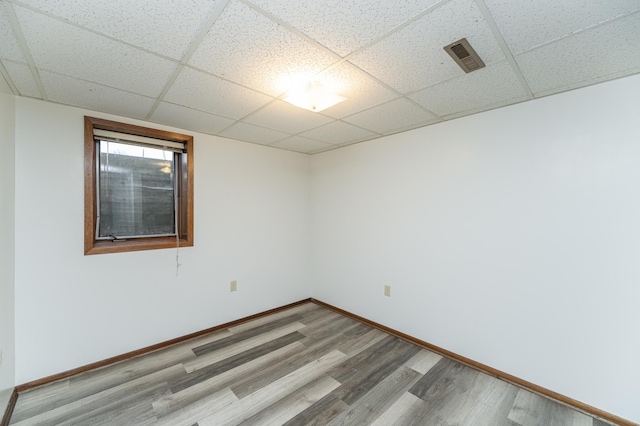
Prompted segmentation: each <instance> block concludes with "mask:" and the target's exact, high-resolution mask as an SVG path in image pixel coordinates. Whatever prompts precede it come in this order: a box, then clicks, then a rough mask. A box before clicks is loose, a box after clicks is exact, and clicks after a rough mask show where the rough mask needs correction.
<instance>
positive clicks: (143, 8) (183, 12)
mask: <svg viewBox="0 0 640 426" xmlns="http://www.w3.org/2000/svg"><path fill="white" fill-rule="evenodd" d="M22 3H24V4H27V5H30V6H32V7H35V8H38V9H39V10H42V11H44V12H47V13H50V14H52V15H54V16H58V17H61V18H63V19H65V20H68V21H69V22H73V23H75V24H77V25H81V26H83V27H86V28H90V29H92V30H95V31H98V32H100V33H103V34H108V35H110V36H112V37H115V38H117V39H120V40H124V41H126V42H129V43H132V44H135V45H136V46H140V47H143V48H145V49H148V50H151V51H153V52H158V53H161V54H164V55H167V56H170V57H172V58H176V59H182V57H183V55H184V53H185V51H186V50H187V49H188V48H189V45H190V44H191V42H192V41H193V39H194V37H195V34H196V33H197V32H198V31H199V30H200V27H201V26H202V24H203V23H204V21H205V20H206V19H207V18H208V16H209V14H210V13H211V11H212V9H213V7H212V3H216V1H212V0H180V1H179V2H176V1H174V0H135V1H132V0H109V1H101V0H99V1H97V0H90V1H87V0H55V1H51V0H22Z"/></svg>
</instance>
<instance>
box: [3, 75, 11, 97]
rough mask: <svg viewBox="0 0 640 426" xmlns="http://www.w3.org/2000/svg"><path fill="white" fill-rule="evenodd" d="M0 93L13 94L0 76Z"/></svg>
mask: <svg viewBox="0 0 640 426" xmlns="http://www.w3.org/2000/svg"><path fill="white" fill-rule="evenodd" d="M0 93H6V94H13V92H12V91H11V88H10V87H9V84H8V83H7V81H6V80H5V79H4V77H3V76H2V74H0Z"/></svg>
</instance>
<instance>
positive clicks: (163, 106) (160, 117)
mask: <svg viewBox="0 0 640 426" xmlns="http://www.w3.org/2000/svg"><path fill="white" fill-rule="evenodd" d="M151 121H155V122H156V123H162V124H167V125H169V126H176V127H181V128H183V129H186V130H192V131H194V132H200V133H210V134H216V133H218V132H220V131H221V130H223V129H225V128H227V127H229V126H230V125H232V124H233V120H231V119H229V118H225V117H219V116H217V115H213V114H207V113H206V112H202V111H196V110H193V109H190V108H185V107H183V106H180V105H174V104H170V103H168V102H161V103H160V105H158V108H156V110H155V111H154V112H153V115H152V116H151Z"/></svg>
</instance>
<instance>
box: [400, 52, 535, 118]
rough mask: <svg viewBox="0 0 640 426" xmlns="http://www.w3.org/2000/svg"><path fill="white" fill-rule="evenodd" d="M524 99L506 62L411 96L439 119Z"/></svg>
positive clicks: (515, 77)
mask: <svg viewBox="0 0 640 426" xmlns="http://www.w3.org/2000/svg"><path fill="white" fill-rule="evenodd" d="M523 97H526V92H525V90H524V88H523V87H522V85H521V84H520V81H519V80H518V76H517V75H516V74H515V72H514V71H513V69H512V68H511V65H509V63H508V62H507V61H503V62H499V63H497V64H494V65H491V66H489V67H486V68H482V69H480V70H478V71H477V72H473V73H471V74H469V75H466V74H465V75H461V76H459V77H456V78H454V79H451V80H448V81H445V82H444V83H440V84H437V85H435V86H432V87H429V88H428V89H425V90H422V91H420V92H417V93H414V94H413V95H411V96H410V98H411V99H413V100H414V101H416V102H417V103H419V104H420V105H422V106H424V107H425V108H427V109H428V110H429V111H433V112H434V113H435V114H437V115H439V116H445V115H449V114H453V113H457V112H464V111H471V110H473V111H475V112H477V111H479V110H482V109H483V107H491V106H492V105H495V104H504V101H506V100H510V99H516V98H517V99H522V98H523Z"/></svg>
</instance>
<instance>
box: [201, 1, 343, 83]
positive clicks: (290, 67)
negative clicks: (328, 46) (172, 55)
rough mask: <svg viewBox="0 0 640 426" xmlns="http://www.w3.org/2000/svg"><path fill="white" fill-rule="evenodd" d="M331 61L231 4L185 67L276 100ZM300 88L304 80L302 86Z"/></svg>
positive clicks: (252, 12) (241, 6)
mask: <svg viewBox="0 0 640 426" xmlns="http://www.w3.org/2000/svg"><path fill="white" fill-rule="evenodd" d="M336 60H337V58H336V57H335V56H333V55H331V54H329V53H327V52H325V51H324V50H322V49H320V48H318V47H316V46H314V45H313V44H311V43H309V42H307V41H305V40H303V39H302V38H300V37H298V36H297V35H295V34H293V33H292V32H290V31H288V30H286V29H285V28H283V27H282V26H280V25H278V24H277V23H276V22H273V21H271V20H269V19H267V18H266V17H265V16H263V15H261V14H259V13H258V12H256V11H255V10H253V9H251V8H249V7H248V6H246V5H244V4H243V3H240V2H239V1H236V0H231V1H230V2H229V4H228V5H227V7H226V8H225V9H224V11H223V12H222V14H221V15H220V17H219V18H218V20H217V21H216V22H215V24H214V25H213V27H212V28H211V30H210V31H209V33H208V34H207V36H206V37H205V39H204V40H203V41H202V43H201V44H200V46H199V47H198V49H197V50H196V51H195V52H194V54H193V56H192V57H191V60H190V61H189V64H190V65H192V66H194V67H196V68H199V69H202V70H204V71H207V72H210V73H212V74H216V75H219V76H221V77H224V78H226V79H229V80H232V81H235V82H238V83H240V84H243V85H245V86H247V87H250V88H252V89H255V90H258V91H260V92H263V93H268V94H271V95H273V96H279V95H281V94H282V93H284V92H285V91H287V90H290V87H289V85H290V84H291V83H292V82H296V81H297V82H298V83H300V81H299V79H302V80H305V79H310V78H311V77H313V76H314V75H316V74H317V73H318V72H320V71H321V70H323V69H324V68H326V67H327V66H329V65H331V64H332V63H334V62H336ZM303 82H305V83H306V81H303Z"/></svg>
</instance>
